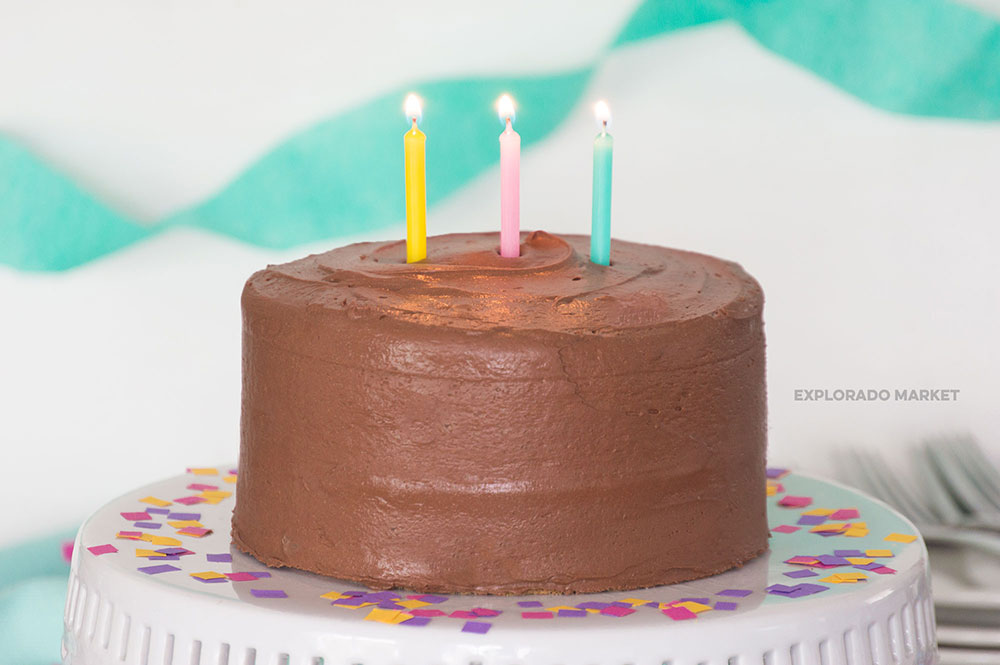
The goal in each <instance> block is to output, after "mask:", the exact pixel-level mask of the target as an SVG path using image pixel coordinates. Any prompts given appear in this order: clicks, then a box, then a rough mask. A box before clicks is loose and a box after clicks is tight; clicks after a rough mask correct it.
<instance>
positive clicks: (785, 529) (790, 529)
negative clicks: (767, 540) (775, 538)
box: [771, 524, 802, 533]
mask: <svg viewBox="0 0 1000 665" xmlns="http://www.w3.org/2000/svg"><path fill="white" fill-rule="evenodd" d="M801 528H802V527H800V526H792V525H791V524H782V525H781V526H776V527H774V528H773V529H771V531H774V532H776V533H795V532H796V531H798V530H799V529H801Z"/></svg>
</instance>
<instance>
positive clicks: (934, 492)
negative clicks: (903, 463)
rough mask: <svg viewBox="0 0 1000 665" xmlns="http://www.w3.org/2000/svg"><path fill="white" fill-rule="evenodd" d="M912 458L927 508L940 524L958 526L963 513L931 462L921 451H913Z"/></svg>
mask: <svg viewBox="0 0 1000 665" xmlns="http://www.w3.org/2000/svg"><path fill="white" fill-rule="evenodd" d="M912 457H913V460H914V462H915V466H916V472H917V481H918V482H919V483H920V489H921V490H922V495H923V496H925V497H927V504H928V506H929V507H930V508H931V510H933V511H934V513H935V514H936V515H937V516H938V518H939V521H940V522H943V523H945V524H959V523H960V522H961V521H962V518H963V512H962V510H961V509H959V507H958V505H957V504H956V500H955V497H954V495H953V494H952V493H951V492H950V491H949V490H948V487H947V485H945V483H944V481H943V480H942V479H941V476H940V474H939V472H938V471H937V470H936V469H935V467H934V464H933V462H932V461H931V460H930V459H929V458H928V456H927V455H926V454H924V451H922V450H921V449H917V450H915V451H914V453H913V455H912Z"/></svg>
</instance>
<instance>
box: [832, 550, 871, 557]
mask: <svg viewBox="0 0 1000 665" xmlns="http://www.w3.org/2000/svg"><path fill="white" fill-rule="evenodd" d="M833 554H834V556H850V557H862V556H864V555H865V553H864V552H862V551H861V550H834V551H833Z"/></svg>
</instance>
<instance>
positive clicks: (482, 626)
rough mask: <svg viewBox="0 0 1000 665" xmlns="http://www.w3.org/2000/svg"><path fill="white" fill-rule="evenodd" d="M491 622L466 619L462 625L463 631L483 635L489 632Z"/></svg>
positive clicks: (491, 625)
mask: <svg viewBox="0 0 1000 665" xmlns="http://www.w3.org/2000/svg"><path fill="white" fill-rule="evenodd" d="M492 627H493V624H491V623H488V622H486V621H466V622H465V625H464V626H462V632H463V633H478V634H479V635H485V634H486V633H488V632H490V628H492Z"/></svg>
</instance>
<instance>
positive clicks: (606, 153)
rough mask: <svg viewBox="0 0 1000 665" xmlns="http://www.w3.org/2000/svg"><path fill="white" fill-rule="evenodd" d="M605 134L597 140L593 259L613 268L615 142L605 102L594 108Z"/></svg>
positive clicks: (592, 216)
mask: <svg viewBox="0 0 1000 665" xmlns="http://www.w3.org/2000/svg"><path fill="white" fill-rule="evenodd" d="M594 115H596V116H597V122H598V123H599V124H600V126H601V132H600V133H599V134H598V135H597V138H595V139H594V189H593V207H592V208H591V213H590V260H591V261H593V262H594V263H599V264H600V265H602V266H606V265H611V155H612V153H613V151H614V147H615V142H614V139H612V138H611V134H608V122H610V121H611V110H610V109H609V108H608V105H607V104H606V103H605V102H597V104H595V105H594Z"/></svg>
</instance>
